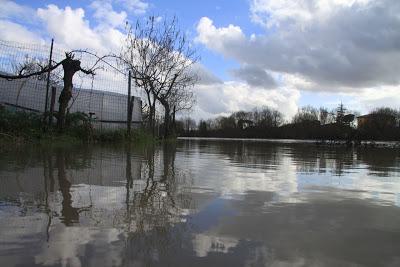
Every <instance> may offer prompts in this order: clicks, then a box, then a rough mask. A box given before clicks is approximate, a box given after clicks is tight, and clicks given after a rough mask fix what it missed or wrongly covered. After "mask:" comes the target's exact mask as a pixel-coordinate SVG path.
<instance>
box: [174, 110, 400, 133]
mask: <svg viewBox="0 0 400 267" xmlns="http://www.w3.org/2000/svg"><path fill="white" fill-rule="evenodd" d="M399 121H400V110H395V109H392V108H388V107H382V108H377V109H375V110H372V111H371V112H370V113H369V114H367V115H364V116H360V113H359V112H357V111H350V110H348V109H347V108H346V107H344V105H343V104H342V103H341V104H339V105H338V107H337V108H336V109H333V110H329V109H327V108H325V107H321V108H314V107H312V106H305V107H302V108H300V109H299V110H298V112H297V113H296V114H295V115H294V116H293V117H292V118H291V120H285V118H284V116H283V114H282V113H281V112H279V111H277V110H276V109H273V108H269V107H262V108H256V109H254V110H252V111H237V112H234V113H232V114H231V115H229V116H219V117H217V118H213V119H208V120H200V121H199V123H196V121H194V120H193V119H191V118H189V117H187V118H184V119H181V120H179V122H177V132H178V133H179V135H180V136H197V137H226V138H290V139H324V140H400V128H399Z"/></svg>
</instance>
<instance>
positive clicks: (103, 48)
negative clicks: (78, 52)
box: [0, 0, 400, 119]
mask: <svg viewBox="0 0 400 267" xmlns="http://www.w3.org/2000/svg"><path fill="white" fill-rule="evenodd" d="M0 6H1V8H0V39H1V40H7V41H17V42H27V43H32V42H35V43H36V42H38V43H49V42H50V40H51V38H54V39H55V42H56V43H57V44H60V45H62V46H63V47H67V48H70V49H83V48H85V49H89V50H93V51H96V52H98V53H104V54H106V53H108V52H109V51H115V50H116V49H119V47H120V45H121V43H122V40H123V38H124V25H125V22H126V21H130V22H134V21H136V20H137V19H139V20H142V19H145V18H146V17H147V16H149V15H155V16H157V17H160V18H171V17H172V16H174V15H176V16H177V18H178V20H179V26H180V28H181V29H182V30H183V31H184V32H185V33H186V35H187V36H188V38H189V40H190V43H191V45H193V47H194V48H195V49H196V50H197V52H198V54H199V56H200V57H201V60H200V62H199V65H198V70H199V76H200V81H199V83H198V84H197V85H196V86H195V89H194V90H195V93H196V96H197V104H196V107H195V108H194V109H193V111H192V113H191V116H192V117H194V118H196V119H200V118H205V119H206V118H211V117H216V116H219V115H227V114H229V113H231V112H234V111H238V110H252V109H254V108H257V107H262V106H269V107H271V108H275V109H277V110H279V111H280V112H282V113H283V114H284V115H285V117H286V118H288V119H289V118H290V117H291V116H293V115H294V114H295V113H296V112H297V110H298V108H299V107H301V106H305V105H312V106H314V107H317V108H318V107H321V106H324V107H328V108H329V109H333V108H335V107H336V106H337V105H338V104H339V103H340V102H343V103H344V104H345V106H346V107H347V108H348V109H349V110H357V111H359V112H360V113H366V112H368V111H370V110H372V109H374V108H377V107H381V106H389V107H392V108H396V109H398V108H400V94H399V91H400V31H399V29H400V1H398V0H235V1H232V0H229V1H228V0H213V1H212V0H203V1H183V0H175V1H173V0H170V1H165V0H164V1H163V0H87V1H82V0H80V1H78V0H75V1H56V0H51V1H39V0H25V1H22V0H21V1H9V0H0Z"/></svg>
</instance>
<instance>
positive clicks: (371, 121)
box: [357, 113, 397, 128]
mask: <svg viewBox="0 0 400 267" xmlns="http://www.w3.org/2000/svg"><path fill="white" fill-rule="evenodd" d="M367 125H371V126H380V127H396V126H397V121H396V117H395V116H393V115H390V114H376V113H371V114H367V115H362V116H358V117H357V127H358V128H362V127H365V126H367Z"/></svg>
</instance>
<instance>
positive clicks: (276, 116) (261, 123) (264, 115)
mask: <svg viewBox="0 0 400 267" xmlns="http://www.w3.org/2000/svg"><path fill="white" fill-rule="evenodd" d="M253 118H254V123H255V125H256V126H257V127H261V128H271V127H278V126H280V125H281V124H282V123H283V115H282V113H280V112H279V111H277V110H274V109H271V108H269V107H263V108H261V109H259V110H258V109H256V110H254V111H253Z"/></svg>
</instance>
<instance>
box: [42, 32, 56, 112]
mask: <svg viewBox="0 0 400 267" xmlns="http://www.w3.org/2000/svg"><path fill="white" fill-rule="evenodd" d="M53 44H54V39H53V38H52V39H51V46H50V56H49V71H48V72H47V81H46V99H45V102H44V113H47V104H48V101H49V89H50V72H51V71H50V68H51V61H52V59H53Z"/></svg>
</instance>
